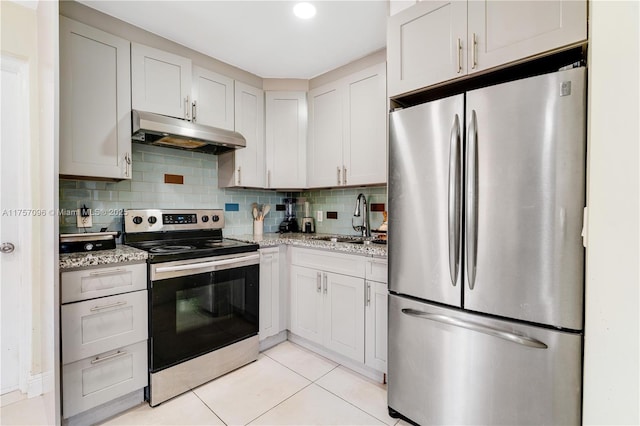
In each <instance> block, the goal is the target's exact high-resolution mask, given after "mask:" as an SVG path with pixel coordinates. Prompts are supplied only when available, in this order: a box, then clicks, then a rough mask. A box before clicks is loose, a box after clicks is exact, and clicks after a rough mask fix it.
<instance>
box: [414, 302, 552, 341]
mask: <svg viewBox="0 0 640 426" xmlns="http://www.w3.org/2000/svg"><path fill="white" fill-rule="evenodd" d="M402 313H403V314H405V315H409V316H412V317H417V318H422V319H426V320H430V321H436V322H439V323H443V324H447V325H451V326H454V327H461V328H466V329H467V330H471V331H476V332H478V333H484V334H488V335H489V336H493V337H497V338H499V339H503V340H507V341H509V342H512V343H517V344H519V345H523V346H527V347H529V348H534V349H547V348H548V346H547V345H545V344H544V343H543V342H541V341H539V340H536V339H534V338H531V337H527V336H519V335H517V334H514V333H511V332H508V331H505V330H500V329H497V328H493V327H489V326H486V325H483V324H477V323H475V322H471V321H465V320H461V319H459V318H452V317H449V316H446V315H441V314H432V313H429V312H423V311H418V310H416V309H408V308H405V309H402Z"/></svg>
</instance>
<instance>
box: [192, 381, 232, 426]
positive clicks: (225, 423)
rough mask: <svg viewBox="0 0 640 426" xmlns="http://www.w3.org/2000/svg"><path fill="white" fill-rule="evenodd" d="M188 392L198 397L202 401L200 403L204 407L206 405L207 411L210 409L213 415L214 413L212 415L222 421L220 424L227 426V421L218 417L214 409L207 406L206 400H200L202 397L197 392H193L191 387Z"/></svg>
mask: <svg viewBox="0 0 640 426" xmlns="http://www.w3.org/2000/svg"><path fill="white" fill-rule="evenodd" d="M189 392H191V393H192V394H194V395H195V396H196V398H198V399H199V400H200V402H202V403H203V404H204V406H205V407H207V408H208V409H209V411H211V412H212V413H213V415H214V416H216V417H217V418H218V419H219V420H220V421H221V422H222V424H224V425H225V426H229V425H228V423H227V422H225V421H224V420H222V417H220V416H219V415H218V414H217V413H216V412H215V411H213V409H212V408H211V407H209V404H207V403H206V402H204V401H203V400H202V398H200V396H199V395H198V394H197V393H195V392H194V391H193V389H192V390H190V391H189Z"/></svg>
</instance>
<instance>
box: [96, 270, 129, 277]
mask: <svg viewBox="0 0 640 426" xmlns="http://www.w3.org/2000/svg"><path fill="white" fill-rule="evenodd" d="M123 272H126V269H122V268H118V269H110V270H108V271H98V272H89V275H90V276H92V277H95V276H97V275H112V274H121V273H123Z"/></svg>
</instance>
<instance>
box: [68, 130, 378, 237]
mask: <svg viewBox="0 0 640 426" xmlns="http://www.w3.org/2000/svg"><path fill="white" fill-rule="evenodd" d="M132 157H133V161H132V166H133V176H132V179H131V180H127V181H121V182H102V181H87V180H68V179H61V180H60V209H61V210H62V211H63V213H64V212H68V213H69V214H62V215H61V216H60V233H61V234H62V233H65V234H66V233H78V232H84V229H86V231H87V232H98V231H100V229H101V228H107V229H108V230H109V231H121V230H122V211H123V210H126V209H136V208H220V209H225V206H226V207H227V210H226V211H225V212H224V216H225V221H226V225H225V229H224V234H225V235H227V236H231V235H242V234H251V233H252V232H253V224H252V214H251V204H252V203H254V202H257V203H258V204H271V211H270V212H269V214H268V215H267V217H266V218H265V223H264V232H277V231H278V225H279V224H280V222H281V221H282V219H283V218H284V212H283V211H276V204H282V203H283V199H284V198H286V197H295V198H297V199H298V205H297V207H296V216H297V217H298V218H302V217H303V216H304V204H303V202H304V201H305V200H306V201H308V202H309V203H310V204H311V212H312V216H313V217H314V218H315V217H316V211H318V210H322V211H323V212H324V217H325V219H324V220H323V221H322V222H321V223H319V222H317V223H316V232H322V233H334V234H349V235H354V234H356V232H355V231H354V230H353V228H352V226H351V218H352V216H353V210H354V208H355V203H356V197H357V195H358V194H359V193H360V192H362V193H364V194H365V195H366V196H367V199H368V201H369V203H386V198H387V191H386V187H384V186H383V187H372V188H349V189H328V190H309V191H304V192H298V193H288V192H277V191H269V190H254V189H220V188H218V170H217V168H218V160H217V157H216V156H213V155H209V154H202V153H196V152H188V151H181V150H176V149H170V148H162V147H155V146H150V145H141V144H135V143H134V144H133V149H132ZM165 173H169V174H177V175H182V176H184V184H182V185H177V184H166V183H164V174H165ZM235 204H237V207H238V209H237V211H231V210H234V208H235ZM83 205H86V206H87V207H88V208H90V209H92V213H93V217H92V220H93V226H92V227H91V228H77V227H76V217H75V214H74V213H73V212H75V210H76V209H78V208H81V207H82V206H83ZM327 211H335V212H337V213H338V219H326V212H327ZM299 222H300V221H299ZM370 223H371V227H372V228H377V227H378V226H379V225H380V223H382V214H381V213H377V212H372V213H371V217H370Z"/></svg>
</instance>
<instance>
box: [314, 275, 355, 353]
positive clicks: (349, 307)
mask: <svg viewBox="0 0 640 426" xmlns="http://www.w3.org/2000/svg"><path fill="white" fill-rule="evenodd" d="M323 278H324V287H323V288H324V290H323V291H324V300H323V302H324V307H323V311H324V312H323V314H324V327H323V331H324V346H326V347H327V348H328V349H331V350H332V351H335V352H337V353H339V354H342V355H344V356H347V357H349V358H351V359H353V360H354V361H358V362H364V295H365V291H364V286H363V285H362V284H363V282H362V278H358V277H350V276H347V275H339V274H334V273H331V272H324V273H323Z"/></svg>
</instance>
